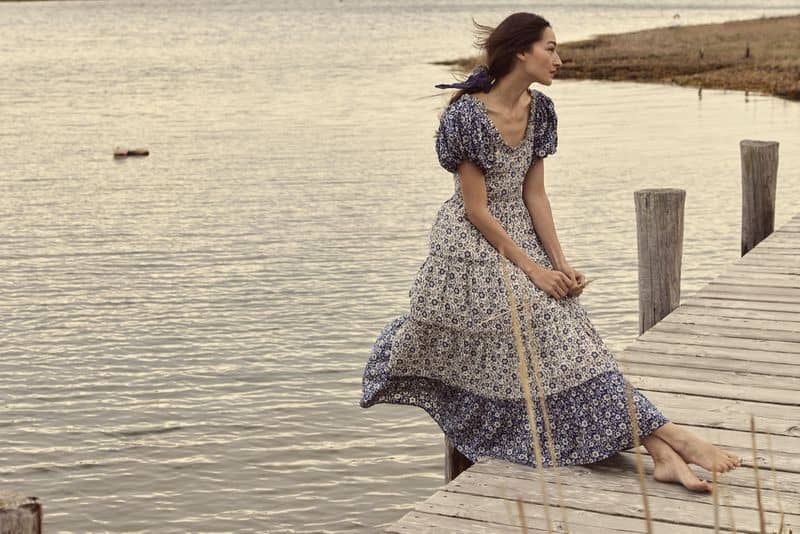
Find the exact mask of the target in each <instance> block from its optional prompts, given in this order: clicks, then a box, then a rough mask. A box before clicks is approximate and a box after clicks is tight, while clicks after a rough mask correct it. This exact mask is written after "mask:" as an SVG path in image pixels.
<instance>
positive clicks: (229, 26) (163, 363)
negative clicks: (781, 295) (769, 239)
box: [0, 0, 800, 533]
mask: <svg viewBox="0 0 800 534" xmlns="http://www.w3.org/2000/svg"><path fill="white" fill-rule="evenodd" d="M544 7H545V6H544V4H543V9H544ZM546 7H547V11H546V12H542V13H541V14H542V15H544V16H545V17H546V18H548V19H549V20H550V21H551V23H552V24H553V27H554V29H555V32H556V35H557V37H558V40H559V41H562V42H564V41H570V40H575V39H581V38H586V37H590V36H591V35H592V34H595V33H597V32H601V31H602V32H615V31H626V30H633V29H641V28H648V27H654V26H664V25H669V24H672V23H673V14H674V13H675V12H679V13H680V15H681V18H680V20H681V22H682V23H683V24H695V23H703V22H718V21H723V20H730V19H742V18H752V17H758V16H761V15H762V14H766V15H779V14H788V13H797V12H798V11H800V3H798V2H786V1H783V2H781V1H766V2H760V3H759V7H758V8H754V7H752V5H751V4H736V5H733V4H732V3H730V2H726V1H724V0H712V1H708V0H705V1H703V2H700V3H697V4H695V5H692V6H691V7H688V6H686V5H684V4H674V5H667V6H666V7H664V4H663V3H656V2H647V1H640V0H633V1H631V2H626V3H624V4H622V5H618V4H616V3H612V2H605V3H604V2H601V3H597V2H594V1H592V2H589V1H588V0H585V1H576V0H565V2H562V3H558V4H553V5H548V6H546ZM527 9H531V6H530V5H528V4H512V3H508V4H500V3H497V4H493V3H480V2H460V3H458V4H457V5H456V4H455V3H452V2H445V1H421V0H420V1H408V0H406V1H402V2H397V1H394V0H392V1H390V0H380V1H378V0H356V1H354V0H344V1H319V0H300V1H297V2H292V3H287V2H277V1H264V0H241V1H224V2H218V1H210V0H187V1H183V0H182V1H181V2H173V1H161V0H153V1H149V0H145V1H136V2H133V1H131V2H127V1H112V2H83V1H71V2H47V3H39V2H31V3H0V64H1V65H2V67H3V83H2V84H0V116H1V117H2V123H0V141H2V147H3V148H2V156H0V189H1V191H0V272H1V273H2V275H1V276H0V324H2V338H1V339H2V341H1V342H0V401H1V404H0V408H1V409H2V411H1V412H0V413H2V416H1V417H0V481H2V486H3V487H4V488H7V489H14V490H16V491H19V492H20V493H22V494H24V495H35V496H37V497H39V499H41V501H42V503H43V505H44V512H45V526H46V530H47V532H139V531H141V532H143V531H158V532H186V531H192V532H196V531H203V532H270V533H300V532H303V533H307V532H372V531H375V530H376V529H377V528H378V527H379V526H381V525H386V524H388V523H390V522H393V521H395V520H397V519H398V518H400V517H401V516H402V515H404V514H405V513H406V512H407V511H409V510H410V509H411V507H412V506H413V504H414V503H415V502H417V501H420V500H423V499H425V498H426V497H427V496H429V495H430V494H431V493H433V491H434V490H435V489H436V488H437V487H438V486H439V485H441V484H442V482H443V474H442V461H443V448H442V434H441V432H440V430H439V428H438V427H437V426H436V424H435V423H434V422H433V421H432V420H431V419H430V418H429V417H428V416H427V415H426V414H425V413H424V412H423V411H422V410H421V409H416V408H412V407H408V406H389V405H380V406H376V407H373V408H370V409H369V410H364V409H361V408H359V407H358V400H359V397H360V394H361V372H362V370H363V365H364V363H365V362H366V359H367V357H368V354H369V350H370V347H371V345H372V342H373V341H374V339H375V337H376V336H377V334H378V333H379V331H380V329H381V327H382V326H383V325H384V324H385V323H386V322H388V321H390V320H391V318H392V317H394V316H395V315H399V314H400V313H402V312H403V311H404V310H405V309H406V307H407V305H408V302H407V292H408V288H409V287H410V283H411V281H412V280H413V277H414V274H415V273H416V270H417V268H418V267H419V266H420V264H421V262H422V261H423V260H424V257H425V254H426V246H427V241H426V239H427V232H428V230H429V228H430V225H431V224H432V223H433V218H434V216H435V213H436V211H437V209H438V207H439V205H440V204H441V203H442V202H443V201H444V200H446V199H447V198H448V197H449V196H450V195H451V194H452V187H453V184H452V179H451V177H450V175H448V174H447V173H446V172H445V171H444V170H443V169H442V168H440V167H439V166H438V164H437V162H436V156H435V152H434V149H433V137H432V136H433V132H434V129H435V126H436V120H437V118H436V117H437V113H438V112H439V111H440V110H441V108H442V106H443V105H444V104H445V102H446V95H445V94H439V91H438V90H437V89H435V88H434V87H433V85H434V84H436V83H440V82H448V81H451V80H452V79H453V77H452V76H451V74H450V73H449V72H448V70H447V69H446V68H444V67H441V66H436V65H432V64H430V62H433V61H438V60H447V59H453V58H457V57H461V56H465V55H468V54H470V53H472V52H473V51H474V49H473V48H472V26H471V20H470V17H471V16H472V17H475V19H476V20H477V21H478V22H482V23H491V24H495V23H497V22H499V21H500V20H502V18H503V17H505V16H506V15H508V14H510V13H512V12H514V11H520V10H527ZM534 87H537V88H538V89H540V90H542V91H543V92H545V93H546V94H548V95H549V96H551V97H552V98H553V99H554V101H555V103H556V108H557V111H558V114H559V151H558V153H557V154H556V155H554V156H551V157H550V158H548V159H547V160H546V173H545V174H546V184H547V187H548V192H549V195H550V199H551V203H552V206H553V211H554V216H555V219H556V224H557V227H558V233H559V237H560V240H561V243H562V246H563V248H564V250H565V252H566V255H567V257H568V258H569V259H570V260H571V262H572V264H573V265H574V266H576V267H578V268H579V269H580V270H582V271H583V272H584V273H585V274H587V275H588V276H591V277H597V278H598V281H597V282H596V283H595V284H593V286H592V287H591V289H588V290H587V291H586V292H585V293H584V295H583V296H582V297H581V300H582V302H583V303H584V305H585V306H586V307H587V309H589V312H590V315H591V317H592V320H593V322H594V324H595V325H596V326H597V328H598V330H599V331H600V332H601V334H602V335H603V337H604V338H605V339H606V340H607V342H608V344H609V346H611V347H612V348H613V349H615V350H621V349H623V348H624V347H625V346H626V345H627V344H629V343H630V342H631V341H632V340H633V339H634V338H635V337H636V335H637V314H638V311H637V281H636V273H637V267H636V234H635V214H634V203H633V192H634V191H635V190H637V189H641V188H649V187H680V188H684V189H686V191H687V197H686V211H685V217H686V222H685V241H684V257H683V294H684V295H688V294H691V293H692V292H693V291H695V290H697V289H698V288H700V287H701V286H702V285H704V284H705V283H707V282H708V281H709V280H710V279H712V278H713V277H714V276H716V274H717V273H718V272H719V270H720V269H721V268H723V267H725V266H726V265H727V264H728V263H730V262H731V261H734V260H735V259H736V258H737V257H738V255H739V231H740V226H739V224H740V223H739V217H740V205H741V202H740V195H741V193H740V181H741V175H740V166H739V165H740V164H739V148H738V143H739V141H740V140H741V139H744V138H753V139H769V140H778V141H780V143H781V152H780V167H779V175H778V189H777V220H776V224H781V223H782V222H784V221H786V220H788V219H789V218H790V217H791V216H792V215H793V214H794V213H796V212H798V211H800V174H799V172H800V171H798V169H800V153H798V151H797V150H793V148H796V147H797V146H799V145H800V128H798V125H799V124H800V103H797V102H788V101H785V100H781V99H777V98H772V97H767V96H757V95H750V97H749V98H748V99H745V97H744V94H743V93H741V92H731V91H727V92H726V91H713V90H705V91H704V92H703V98H702V100H699V99H698V97H697V90H696V89H691V88H680V87H671V86H666V85H646V84H637V83H606V82H595V81H569V80H559V79H556V80H555V82H554V83H553V85H552V86H549V87H545V86H536V85H535V86H534ZM116 145H121V146H126V147H131V148H133V147H140V146H141V147H147V148H149V150H150V156H149V157H147V158H132V159H127V160H114V159H113V158H112V150H113V148H114V146H116Z"/></svg>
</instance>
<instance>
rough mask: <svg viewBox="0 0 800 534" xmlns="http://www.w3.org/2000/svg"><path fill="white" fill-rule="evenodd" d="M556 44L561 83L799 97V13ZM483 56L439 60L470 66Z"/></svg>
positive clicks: (610, 35)
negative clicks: (637, 84)
mask: <svg viewBox="0 0 800 534" xmlns="http://www.w3.org/2000/svg"><path fill="white" fill-rule="evenodd" d="M555 30H556V31H558V28H555ZM558 49H559V55H560V56H561V60H562V62H563V63H564V64H563V66H562V68H561V70H560V71H559V72H558V74H557V75H556V82H557V81H558V79H559V78H560V79H566V78H573V79H593V80H613V81H620V80H624V81H639V82H655V83H675V84H678V85H686V86H694V87H704V88H707V89H733V90H741V91H746V90H749V91H752V92H760V93H764V94H771V95H775V96H779V97H783V98H787V99H790V100H800V15H792V16H783V17H762V18H757V19H750V20H741V21H730V22H723V23H719V24H698V25H694V26H670V27H664V28H654V29H650V30H641V31H635V32H628V33H619V34H600V35H597V36H596V37H594V38H592V39H586V40H583V41H574V42H566V43H560V44H559V45H558ZM479 61H480V57H478V56H475V57H470V58H462V59H458V60H454V61H440V62H436V63H437V64H445V65H453V66H455V67H456V68H458V69H465V70H467V71H469V70H471V69H472V68H473V67H474V66H475V65H476V64H477V63H478V62H479Z"/></svg>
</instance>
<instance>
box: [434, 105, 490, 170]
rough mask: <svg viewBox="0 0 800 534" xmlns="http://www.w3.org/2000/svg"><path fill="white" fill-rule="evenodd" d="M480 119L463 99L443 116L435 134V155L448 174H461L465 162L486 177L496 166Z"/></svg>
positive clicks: (488, 139)
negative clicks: (462, 164) (472, 165)
mask: <svg viewBox="0 0 800 534" xmlns="http://www.w3.org/2000/svg"><path fill="white" fill-rule="evenodd" d="M477 118H478V117H476V116H475V114H474V113H472V112H471V108H469V107H467V105H466V103H465V101H464V99H463V98H462V99H459V100H457V101H456V102H453V103H452V104H450V105H449V106H448V107H447V108H446V109H445V110H444V111H443V112H442V116H441V118H440V120H439V128H438V130H437V131H436V155H437V157H438V159H439V164H440V165H441V166H442V167H443V168H444V169H445V170H447V171H448V172H451V173H456V172H458V165H459V164H460V163H461V162H462V161H464V160H469V161H471V162H472V163H474V164H475V165H476V166H477V167H478V168H479V169H480V170H481V171H483V173H484V174H486V173H487V172H489V170H490V169H491V168H492V166H494V164H495V156H494V151H493V149H492V144H491V139H490V138H489V136H488V135H487V132H486V131H485V127H484V126H483V125H482V124H481V122H480V121H479V120H477Z"/></svg>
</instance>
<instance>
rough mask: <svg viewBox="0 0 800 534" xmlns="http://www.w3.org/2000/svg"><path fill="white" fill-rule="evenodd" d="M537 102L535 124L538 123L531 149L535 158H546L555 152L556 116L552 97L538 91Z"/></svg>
mask: <svg viewBox="0 0 800 534" xmlns="http://www.w3.org/2000/svg"><path fill="white" fill-rule="evenodd" d="M539 99H540V100H539V102H538V103H537V104H538V105H537V106H536V109H537V112H536V115H537V117H536V119H537V120H536V124H537V125H538V128H537V131H536V135H534V139H535V143H534V147H533V150H534V152H535V156H536V157H537V158H546V157H547V156H548V155H550V154H555V153H556V149H557V148H558V116H557V115H556V107H555V104H553V99H551V98H550V97H549V96H547V95H546V94H544V93H539Z"/></svg>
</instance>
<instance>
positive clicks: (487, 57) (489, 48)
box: [448, 12, 551, 104]
mask: <svg viewBox="0 0 800 534" xmlns="http://www.w3.org/2000/svg"><path fill="white" fill-rule="evenodd" d="M472 23H473V24H474V25H475V27H476V28H477V30H476V32H475V33H476V34H477V35H478V38H477V40H476V46H478V48H480V49H481V50H483V52H482V53H481V60H480V63H483V64H485V65H486V66H487V67H488V68H489V74H491V76H492V79H493V81H492V85H494V84H495V83H497V80H499V79H500V78H502V77H503V76H505V75H506V74H508V73H509V72H511V69H512V68H513V67H514V54H516V53H518V52H525V51H527V50H530V48H531V46H532V45H533V43H535V42H536V41H539V40H540V39H541V38H542V34H543V33H544V29H545V28H549V27H551V26H550V23H549V22H548V21H547V20H546V19H545V18H543V17H540V16H539V15H537V14H535V13H525V12H519V13H513V14H511V15H509V16H507V17H506V18H505V19H503V21H502V22H501V23H500V24H498V25H497V26H496V27H494V28H493V27H491V26H486V25H483V24H478V23H477V22H475V19H472ZM467 76H468V75H467ZM464 79H466V76H465V77H464ZM459 81H464V80H459ZM469 92H473V91H470V90H468V89H458V90H457V91H456V93H455V94H454V95H453V96H452V98H450V101H449V102H448V104H452V103H453V102H455V101H456V100H458V99H459V98H461V96H462V95H463V94H464V93H469Z"/></svg>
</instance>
